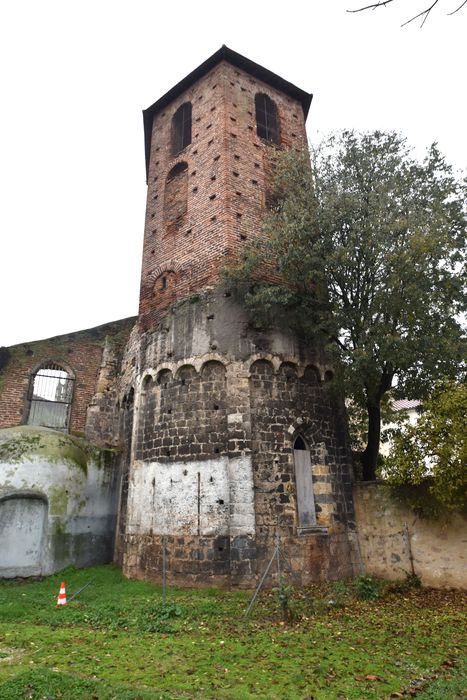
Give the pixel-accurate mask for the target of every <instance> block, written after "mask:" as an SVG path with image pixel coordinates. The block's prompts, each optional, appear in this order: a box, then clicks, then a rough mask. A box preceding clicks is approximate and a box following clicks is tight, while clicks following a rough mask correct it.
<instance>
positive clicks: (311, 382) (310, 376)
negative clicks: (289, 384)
mask: <svg viewBox="0 0 467 700" xmlns="http://www.w3.org/2000/svg"><path fill="white" fill-rule="evenodd" d="M301 380H302V382H303V384H307V385H308V386H319V385H320V384H321V374H320V371H319V369H318V368H317V367H316V365H307V366H306V367H305V370H304V372H303V375H302V378H301Z"/></svg>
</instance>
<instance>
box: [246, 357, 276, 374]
mask: <svg viewBox="0 0 467 700" xmlns="http://www.w3.org/2000/svg"><path fill="white" fill-rule="evenodd" d="M273 374H274V365H273V363H272V362H271V361H270V360H267V359H265V358H260V359H257V360H255V361H254V362H252V364H251V365H250V377H253V376H260V375H266V376H272V375H273Z"/></svg>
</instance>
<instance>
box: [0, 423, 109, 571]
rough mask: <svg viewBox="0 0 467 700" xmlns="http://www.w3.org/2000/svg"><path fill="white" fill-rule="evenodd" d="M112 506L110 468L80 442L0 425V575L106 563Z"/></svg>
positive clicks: (56, 434) (41, 430)
mask: <svg viewBox="0 0 467 700" xmlns="http://www.w3.org/2000/svg"><path fill="white" fill-rule="evenodd" d="M116 509H117V479H116V473H115V469H114V467H113V466H112V464H111V463H110V462H109V461H108V460H105V459H103V456H102V455H101V454H99V453H98V452H97V451H95V450H93V449H92V448H91V447H90V446H87V445H86V443H85V442H84V441H81V440H76V439H75V438H72V437H71V436H68V435H65V434H63V433H59V432H56V431H53V430H48V429H47V428H32V427H30V426H22V427H16V428H8V429H4V430H0V538H2V540H3V541H2V547H1V549H0V576H3V577H12V576H28V575H37V574H48V573H51V572H53V571H56V570H58V569H60V568H63V567H64V566H68V565H69V564H74V565H76V566H84V565H88V564H92V563H97V562H104V561H109V560H111V558H112V545H113V537H114V534H113V533H114V528H115V514H116ZM13 520H14V521H15V523H16V527H12V521H13ZM35 530H36V531H37V532H39V531H41V534H40V535H39V534H37V537H33V534H32V533H34V531H35ZM33 550H34V551H33Z"/></svg>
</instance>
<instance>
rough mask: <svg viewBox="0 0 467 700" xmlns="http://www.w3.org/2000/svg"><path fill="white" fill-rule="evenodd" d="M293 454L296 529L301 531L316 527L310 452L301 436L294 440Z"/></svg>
mask: <svg viewBox="0 0 467 700" xmlns="http://www.w3.org/2000/svg"><path fill="white" fill-rule="evenodd" d="M293 453H294V464H295V483H296V488H297V510H298V527H299V528H301V529H306V528H310V527H316V509H315V497H314V493H313V472H312V470H311V458H310V450H309V449H308V447H307V444H306V442H305V440H304V439H303V438H302V436H301V435H297V437H296V438H295V441H294V445H293Z"/></svg>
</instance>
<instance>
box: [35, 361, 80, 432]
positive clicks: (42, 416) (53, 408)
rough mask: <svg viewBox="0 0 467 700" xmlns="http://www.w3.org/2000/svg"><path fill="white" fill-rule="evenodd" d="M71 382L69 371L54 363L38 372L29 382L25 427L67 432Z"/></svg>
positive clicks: (48, 364) (71, 396) (72, 380)
mask: <svg viewBox="0 0 467 700" xmlns="http://www.w3.org/2000/svg"><path fill="white" fill-rule="evenodd" d="M74 381H75V380H74V378H73V377H72V376H71V375H70V374H69V372H67V371H66V370H65V369H64V368H63V367H62V366H61V365H58V364H56V363H55V362H49V363H47V364H45V365H43V366H42V367H41V368H40V369H38V370H37V371H36V372H35V373H34V375H33V376H32V377H31V381H30V383H29V394H28V399H29V401H30V404H29V415H28V421H27V422H28V425H40V426H42V427H44V428H53V429H54V430H61V431H63V432H67V431H68V429H69V419H70V408H71V400H72V398H73V385H74Z"/></svg>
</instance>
